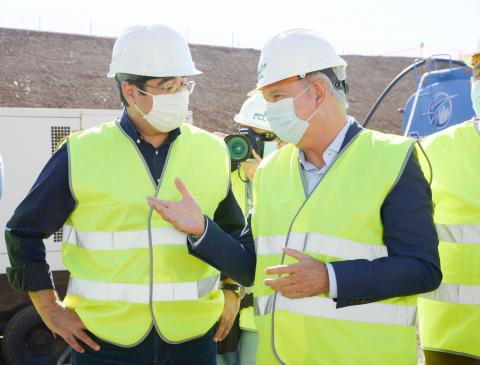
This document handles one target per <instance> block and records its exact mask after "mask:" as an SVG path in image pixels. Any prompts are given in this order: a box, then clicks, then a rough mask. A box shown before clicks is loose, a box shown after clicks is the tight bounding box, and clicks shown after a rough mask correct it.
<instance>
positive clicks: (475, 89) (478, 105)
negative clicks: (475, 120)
mask: <svg viewBox="0 0 480 365" xmlns="http://www.w3.org/2000/svg"><path fill="white" fill-rule="evenodd" d="M471 96H472V106H473V110H475V114H476V115H477V117H480V80H475V81H474V82H473V83H472V94H471Z"/></svg>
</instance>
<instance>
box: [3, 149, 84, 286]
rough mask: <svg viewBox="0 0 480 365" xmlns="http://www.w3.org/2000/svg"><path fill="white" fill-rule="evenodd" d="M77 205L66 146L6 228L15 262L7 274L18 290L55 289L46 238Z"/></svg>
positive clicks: (10, 252) (57, 154)
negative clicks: (72, 189)
mask: <svg viewBox="0 0 480 365" xmlns="http://www.w3.org/2000/svg"><path fill="white" fill-rule="evenodd" d="M74 208H75V200H74V199H73V196H72V194H71V192H70V188H69V182H68V152H67V148H66V145H63V146H62V147H61V148H60V149H59V150H58V151H57V152H56V153H55V154H54V155H53V156H52V158H51V159H50V160H49V161H48V163H47V164H46V165H45V167H44V168H43V170H42V172H41V173H40V175H39V177H38V178H37V180H36V181H35V183H34V185H33V187H32V188H31V190H30V191H29V193H28V194H27V196H26V197H25V199H24V200H23V201H22V202H21V203H20V205H19V206H18V207H17V209H15V212H14V213H13V216H12V218H11V219H10V220H9V221H8V223H7V226H6V228H5V241H6V243H7V250H8V255H9V258H10V263H11V265H12V267H9V268H7V275H8V279H9V281H10V284H11V285H12V287H13V288H14V289H17V290H19V291H21V292H27V291H36V290H43V289H53V281H52V277H51V273H50V267H49V265H48V264H47V262H46V261H45V256H46V250H45V245H44V243H43V240H44V239H46V238H48V237H50V236H51V235H52V234H53V233H55V232H56V231H58V230H59V229H60V228H61V227H62V225H63V223H64V222H65V221H66V219H67V218H68V216H69V215H70V213H71V212H72V211H73V209H74Z"/></svg>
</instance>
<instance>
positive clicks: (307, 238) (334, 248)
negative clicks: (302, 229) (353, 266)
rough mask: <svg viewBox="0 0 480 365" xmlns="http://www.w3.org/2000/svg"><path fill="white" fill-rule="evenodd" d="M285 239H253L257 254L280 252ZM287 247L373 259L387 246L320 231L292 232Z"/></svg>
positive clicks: (334, 255) (350, 258)
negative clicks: (329, 234) (360, 241)
mask: <svg viewBox="0 0 480 365" xmlns="http://www.w3.org/2000/svg"><path fill="white" fill-rule="evenodd" d="M286 240H287V236H285V235H275V236H266V237H258V239H257V240H256V241H255V245H256V247H257V256H261V255H271V254H281V253H282V247H284V246H285V242H286ZM288 248H292V249H294V250H298V251H309V252H314V253H318V254H322V255H327V256H332V257H337V258H341V259H344V260H355V259H366V260H374V259H377V258H380V257H386V256H388V251H387V247H386V246H384V245H372V244H368V243H359V242H355V241H352V240H348V239H345V238H340V237H334V236H328V235H326V234H321V233H308V234H304V233H296V232H292V233H290V236H289V237H288Z"/></svg>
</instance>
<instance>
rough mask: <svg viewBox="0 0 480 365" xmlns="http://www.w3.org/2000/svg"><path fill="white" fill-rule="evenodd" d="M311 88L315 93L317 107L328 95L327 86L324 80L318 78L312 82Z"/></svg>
mask: <svg viewBox="0 0 480 365" xmlns="http://www.w3.org/2000/svg"><path fill="white" fill-rule="evenodd" d="M312 89H313V91H314V92H315V95H316V104H317V105H316V106H317V108H318V107H319V106H320V105H322V104H323V103H324V102H325V99H326V98H327V97H328V94H329V90H328V86H327V84H326V82H325V81H324V80H321V79H320V80H316V81H314V82H313V84H312Z"/></svg>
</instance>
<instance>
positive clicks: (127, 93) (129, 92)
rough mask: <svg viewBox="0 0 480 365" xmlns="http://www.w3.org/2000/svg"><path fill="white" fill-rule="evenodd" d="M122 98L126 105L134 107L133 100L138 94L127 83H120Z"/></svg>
mask: <svg viewBox="0 0 480 365" xmlns="http://www.w3.org/2000/svg"><path fill="white" fill-rule="evenodd" d="M122 93H123V97H124V98H125V100H126V101H127V103H128V105H135V104H136V102H135V99H136V96H137V94H138V90H137V87H136V86H135V85H133V84H130V83H128V82H127V81H124V82H122Z"/></svg>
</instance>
